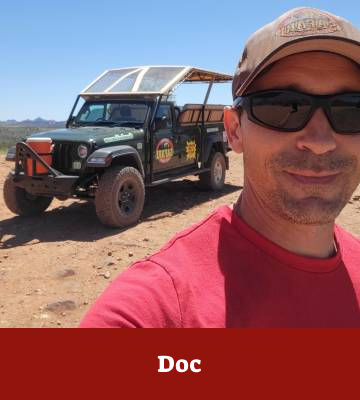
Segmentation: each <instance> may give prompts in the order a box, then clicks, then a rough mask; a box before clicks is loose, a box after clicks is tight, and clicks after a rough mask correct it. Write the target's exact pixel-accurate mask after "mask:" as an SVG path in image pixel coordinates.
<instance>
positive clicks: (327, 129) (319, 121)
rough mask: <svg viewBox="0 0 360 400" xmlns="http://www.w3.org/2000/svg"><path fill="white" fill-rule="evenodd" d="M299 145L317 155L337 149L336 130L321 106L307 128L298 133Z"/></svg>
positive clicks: (299, 147)
mask: <svg viewBox="0 0 360 400" xmlns="http://www.w3.org/2000/svg"><path fill="white" fill-rule="evenodd" d="M297 147H298V149H299V150H307V151H311V152H313V153H314V154H317V155H320V154H325V153H327V152H329V151H333V150H335V149H336V141H335V132H334V131H333V129H332V128H331V126H330V124H329V121H328V119H327V117H326V115H325V113H324V111H323V110H322V109H321V108H319V109H317V110H316V111H315V113H314V115H313V116H312V118H311V120H310V121H309V122H308V124H307V125H306V126H305V128H304V129H302V130H301V131H300V132H299V133H298V138H297Z"/></svg>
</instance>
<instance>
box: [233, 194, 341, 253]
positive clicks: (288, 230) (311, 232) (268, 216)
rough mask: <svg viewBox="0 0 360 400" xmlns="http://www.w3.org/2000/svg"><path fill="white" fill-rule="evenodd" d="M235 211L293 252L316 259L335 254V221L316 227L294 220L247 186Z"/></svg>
mask: <svg viewBox="0 0 360 400" xmlns="http://www.w3.org/2000/svg"><path fill="white" fill-rule="evenodd" d="M234 211H235V212H236V214H238V215H239V216H240V217H241V218H242V219H243V220H244V221H245V222H246V223H247V224H248V225H250V226H251V227H252V228H254V229H255V230H256V231H257V232H259V233H260V234H262V235H263V236H265V237H266V238H267V239H269V240H270V241H272V242H274V243H276V244H278V245H279V246H281V247H283V248H285V249H286V250H288V251H291V252H292V253H295V254H299V255H303V256H307V257H315V258H329V257H331V256H333V255H334V254H335V253H336V247H335V245H334V223H329V224H325V225H317V226H314V225H301V224H295V223H292V222H291V221H287V220H285V219H283V218H281V217H280V216H277V215H274V214H273V213H272V212H271V211H270V210H269V209H268V208H267V207H266V205H264V204H261V202H260V201H258V199H257V198H256V196H252V195H251V194H249V193H248V192H246V191H245V189H244V191H243V193H242V194H241V196H240V198H239V200H238V202H237V203H236V205H235V206H234Z"/></svg>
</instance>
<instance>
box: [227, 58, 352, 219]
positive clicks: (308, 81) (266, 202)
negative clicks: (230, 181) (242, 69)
mask: <svg viewBox="0 0 360 400" xmlns="http://www.w3.org/2000/svg"><path fill="white" fill-rule="evenodd" d="M268 89H291V90H296V91H300V92H305V93H309V94H318V95H325V94H335V93H341V92H360V69H359V68H358V67H357V66H356V65H355V64H353V63H352V62H351V61H349V60H348V59H346V58H344V57H341V56H338V55H335V54H331V53H325V52H311V53H310V52H307V53H301V54H296V55H292V56H289V57H286V58H284V59H282V60H280V61H278V62H276V63H275V64H274V65H273V66H272V67H271V68H270V70H269V71H268V72H266V73H264V74H263V75H262V76H260V77H258V78H257V79H256V80H255V82H254V83H253V84H252V86H251V88H250V89H249V92H251V93H252V92H257V91H262V90H268ZM225 125H226V130H227V132H228V136H229V141H230V145H231V146H232V148H233V149H234V150H235V151H238V152H240V151H242V152H243V155H244V174H245V185H244V195H245V193H246V191H250V192H251V196H252V198H253V199H256V200H257V204H261V205H262V206H263V207H264V208H267V209H268V210H269V211H271V212H272V213H275V214H276V215H278V216H281V217H282V218H284V219H286V220H289V221H292V222H294V223H298V224H308V225H322V224H326V223H329V222H333V221H334V219H335V218H336V217H337V215H338V214H339V213H340V211H341V210H342V209H343V208H344V206H345V205H346V203H347V201H348V200H349V199H350V197H351V195H352V193H353V192H354V190H355V189H356V187H357V185H358V184H359V182H360V162H359V161H360V160H359V158H360V134H359V135H340V134H337V133H335V132H334V131H333V130H332V128H331V126H330V124H329V122H328V120H327V118H326V116H325V114H324V111H323V110H322V109H321V108H319V109H317V110H316V112H315V114H314V115H313V117H312V118H311V120H310V121H309V123H308V124H307V125H306V126H305V128H304V129H302V130H301V131H298V132H280V131H276V130H272V129H269V128H265V127H262V126H259V125H257V124H255V123H254V122H251V121H250V120H249V119H248V118H247V115H246V112H243V113H242V116H241V121H240V123H239V120H238V117H237V114H236V112H235V111H234V110H232V111H230V110H228V111H227V112H226V116H225Z"/></svg>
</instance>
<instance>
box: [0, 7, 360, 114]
mask: <svg viewBox="0 0 360 400" xmlns="http://www.w3.org/2000/svg"><path fill="white" fill-rule="evenodd" d="M300 6H311V7H316V8H320V9H323V10H327V11H330V12H332V13H334V14H337V15H340V16H342V17H345V18H347V19H349V20H351V21H352V22H353V24H354V25H355V26H357V27H358V28H359V27H360V3H359V1H358V0H357V1H350V0H349V1H347V0H336V1H335V0H334V1H332V0H326V1H322V0H319V1H315V0H313V1H306V0H301V1H296V0H293V1H290V0H282V1H280V0H278V1H275V0H273V1H269V0H267V1H242V0H207V1H205V0H178V1H171V0H167V1H164V0H152V1H149V0H146V1H143V0H137V1H136V0H132V1H123V0H103V1H99V0H97V1H94V0H86V1H83V0H71V1H69V0H62V1H50V0H47V1H43V0H31V1H24V0H17V1H16V2H14V1H8V0H0V57H1V60H0V120H7V119H17V120H23V119H27V118H29V119H34V118H37V117H42V118H46V119H55V120H65V119H66V118H67V117H68V114H69V112H70V110H71V107H72V105H73V103H74V100H75V98H76V96H77V94H78V93H79V92H80V91H81V90H82V89H83V88H84V87H85V86H87V85H88V84H89V83H90V82H92V81H93V80H94V79H95V78H96V77H97V76H98V75H100V74H101V73H102V72H103V71H105V70H107V69H111V68H121V67H126V66H138V65H153V64H155V65H159V64H167V65H168V64H174V65H194V66H197V67H200V68H204V69H210V70H214V71H220V72H226V73H230V74H232V73H233V72H234V69H235V65H236V64H237V62H238V59H239V57H240V55H241V53H242V50H243V47H244V44H245V42H246V40H247V38H248V37H249V36H250V35H251V34H252V33H253V32H254V31H255V30H257V29H258V28H260V27H261V26H263V25H264V24H266V23H268V22H271V21H272V20H273V19H275V18H277V17H278V16H279V15H281V14H282V13H284V12H285V11H287V10H289V9H291V8H294V7H300ZM198 89H199V88H194V89H192V88H190V89H189V90H190V92H189V93H188V92H187V95H190V97H191V99H190V101H189V100H188V101H187V102H196V101H199V100H197V98H198V97H199V93H198V92H197V91H198ZM177 99H178V100H179V102H180V100H182V98H177ZM210 102H213V103H222V104H230V103H231V90H230V86H229V85H224V87H223V88H222V89H217V90H216V91H215V92H214V94H213V96H212V97H211V98H210Z"/></svg>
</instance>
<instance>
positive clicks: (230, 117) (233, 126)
mask: <svg viewBox="0 0 360 400" xmlns="http://www.w3.org/2000/svg"><path fill="white" fill-rule="evenodd" d="M224 126H225V131H226V134H227V137H228V140H229V144H230V147H231V148H232V150H234V151H235V153H242V152H243V138H242V128H241V122H240V119H239V114H238V112H237V111H236V110H234V109H233V108H227V107H225V108H224Z"/></svg>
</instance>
